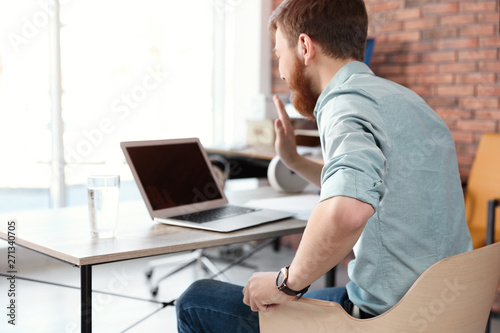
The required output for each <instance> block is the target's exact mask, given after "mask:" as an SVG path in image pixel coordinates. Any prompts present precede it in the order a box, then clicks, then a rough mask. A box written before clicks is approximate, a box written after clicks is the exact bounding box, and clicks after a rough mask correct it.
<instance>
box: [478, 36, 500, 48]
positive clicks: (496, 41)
mask: <svg viewBox="0 0 500 333" xmlns="http://www.w3.org/2000/svg"><path fill="white" fill-rule="evenodd" d="M479 45H481V47H499V46H500V37H481V38H479Z"/></svg>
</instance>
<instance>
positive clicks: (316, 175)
mask: <svg viewBox="0 0 500 333" xmlns="http://www.w3.org/2000/svg"><path fill="white" fill-rule="evenodd" d="M286 164H287V166H288V167H289V168H290V169H292V170H293V171H294V172H296V173H298V174H299V175H300V176H301V177H302V178H304V179H306V180H307V181H309V182H310V183H312V184H314V185H316V186H318V187H321V170H322V169H323V164H321V163H318V162H315V161H313V160H310V159H308V158H306V157H304V156H301V155H298V154H297V156H296V157H295V158H294V159H293V161H291V162H288V163H286Z"/></svg>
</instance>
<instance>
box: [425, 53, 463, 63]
mask: <svg viewBox="0 0 500 333" xmlns="http://www.w3.org/2000/svg"><path fill="white" fill-rule="evenodd" d="M456 60H457V53H456V52H453V51H446V52H430V53H425V54H424V55H423V56H422V62H424V63H426V62H451V61H456Z"/></svg>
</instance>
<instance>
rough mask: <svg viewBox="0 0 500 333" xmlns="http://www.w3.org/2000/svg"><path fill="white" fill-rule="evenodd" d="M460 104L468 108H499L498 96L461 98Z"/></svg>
mask: <svg viewBox="0 0 500 333" xmlns="http://www.w3.org/2000/svg"><path fill="white" fill-rule="evenodd" d="M458 104H459V106H461V107H464V108H468V109H494V108H498V106H499V104H498V97H467V98H461V99H460V100H459V102H458Z"/></svg>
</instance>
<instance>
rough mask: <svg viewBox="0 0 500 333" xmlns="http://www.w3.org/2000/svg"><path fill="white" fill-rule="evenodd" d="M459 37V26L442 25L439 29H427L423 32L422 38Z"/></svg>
mask: <svg viewBox="0 0 500 333" xmlns="http://www.w3.org/2000/svg"><path fill="white" fill-rule="evenodd" d="M452 37H458V28H455V27H441V28H439V29H432V30H426V31H423V32H422V39H442V38H452Z"/></svg>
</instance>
